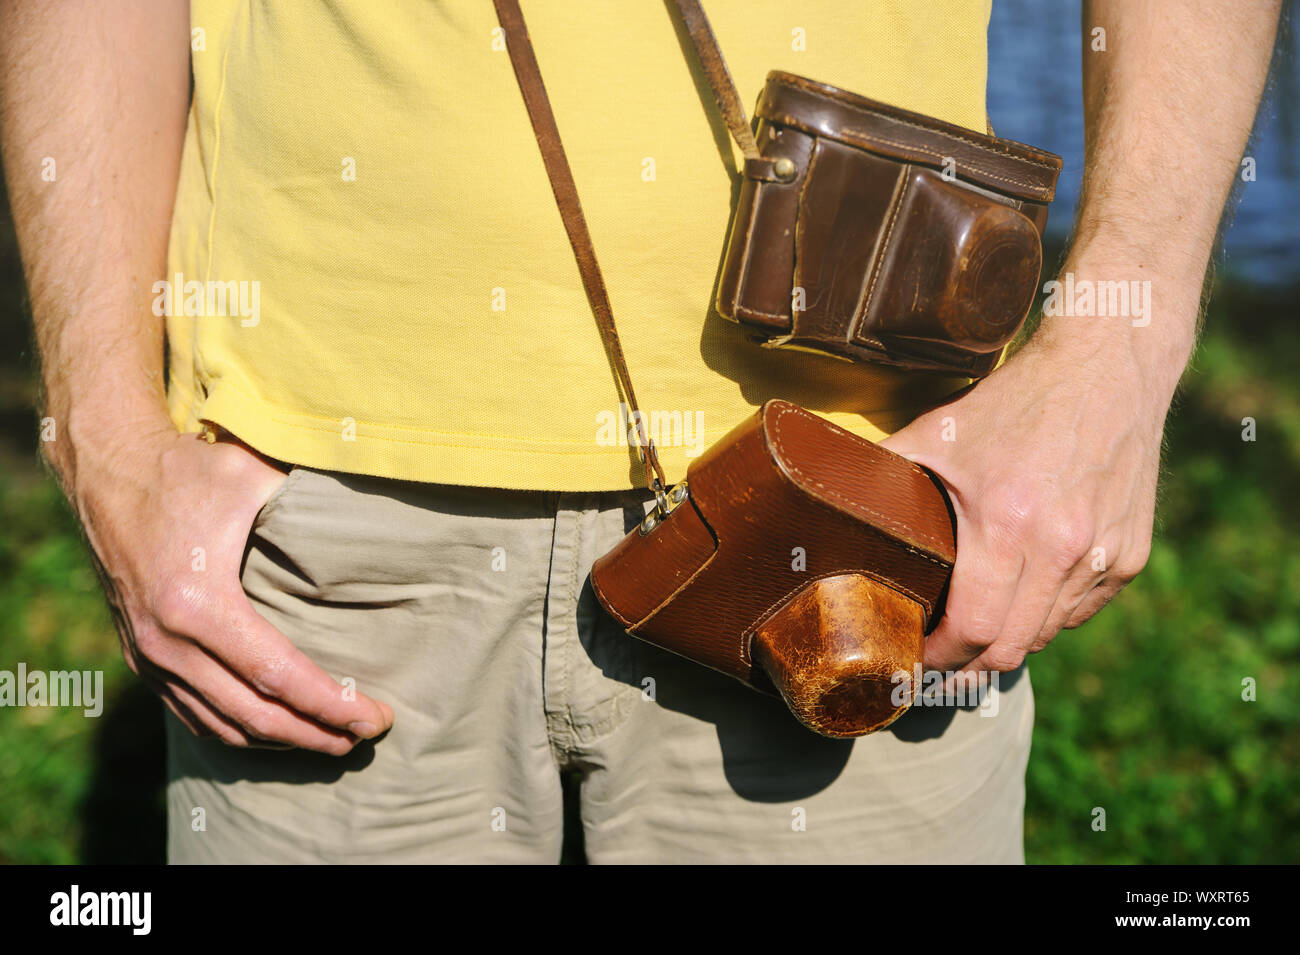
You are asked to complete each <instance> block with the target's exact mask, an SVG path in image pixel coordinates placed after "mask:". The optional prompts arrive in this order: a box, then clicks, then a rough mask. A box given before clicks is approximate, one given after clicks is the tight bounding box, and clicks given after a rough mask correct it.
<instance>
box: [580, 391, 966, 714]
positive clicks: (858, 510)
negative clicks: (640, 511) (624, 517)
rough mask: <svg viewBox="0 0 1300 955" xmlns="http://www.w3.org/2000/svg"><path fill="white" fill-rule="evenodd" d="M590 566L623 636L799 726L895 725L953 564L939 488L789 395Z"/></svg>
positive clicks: (732, 437)
mask: <svg viewBox="0 0 1300 955" xmlns="http://www.w3.org/2000/svg"><path fill="white" fill-rule="evenodd" d="M669 499H670V502H672V506H671V509H670V510H669V511H668V513H667V515H666V516H663V517H658V516H657V514H652V515H651V516H649V517H648V518H647V520H646V522H645V523H643V524H642V525H641V526H640V527H638V528H637V529H635V530H633V531H632V532H631V533H629V534H628V535H627V537H625V538H624V539H623V541H622V542H621V543H620V544H619V545H618V546H616V547H615V548H614V549H613V550H612V551H611V552H610V553H608V554H606V555H604V556H603V557H601V558H600V559H599V560H598V561H596V563H595V566H594V567H593V568H592V571H591V580H592V585H593V587H594V589H595V592H596V596H597V597H598V599H599V600H600V602H601V604H602V605H603V606H604V607H605V609H606V610H608V611H609V612H610V614H612V615H613V616H614V618H615V619H617V620H618V621H619V622H620V623H622V624H623V626H624V627H626V628H627V631H628V633H630V634H632V635H633V636H635V637H639V638H640V639H642V640H645V641H648V642H649V643H653V644H655V645H657V646H660V647H663V648H664V649H667V650H671V651H673V652H675V653H678V654H680V655H682V656H684V657H687V658H688V659H691V660H694V661H696V662H698V663H703V664H705V665H707V666H710V667H712V668H713V669H715V670H718V671H720V672H722V673H726V674H728V675H729V676H733V677H735V678H736V679H738V680H741V681H742V682H744V683H746V684H748V685H749V686H751V687H753V688H755V689H758V690H763V691H766V692H769V693H770V692H776V693H779V694H780V695H781V696H782V697H783V698H784V699H785V701H786V702H787V704H789V706H790V708H791V710H792V711H793V712H794V714H795V715H796V716H797V717H798V718H799V720H800V721H801V722H802V723H803V724H804V725H805V726H807V727H808V728H810V729H812V730H814V731H816V732H818V733H821V734H823V735H826V736H836V737H838V736H860V735H862V734H864V733H869V732H871V731H873V730H876V729H879V728H881V727H882V726H886V725H888V724H889V723H890V722H891V721H892V720H893V719H895V718H896V717H897V716H898V715H900V714H901V713H902V712H903V711H904V710H906V709H907V706H908V705H909V704H910V699H909V700H905V701H903V702H899V699H898V693H897V692H896V690H897V687H898V685H899V684H898V683H897V681H895V680H894V679H893V676H894V674H895V673H897V672H899V671H903V672H905V673H907V675H908V676H909V677H910V676H911V675H912V672H913V667H914V666H915V665H916V664H918V663H919V662H920V660H921V651H922V648H923V645H924V635H925V633H926V632H927V630H928V629H929V628H930V626H931V624H932V622H934V621H936V620H937V619H938V616H939V615H940V613H941V610H942V601H943V596H944V593H945V590H946V587H947V583H948V578H949V576H950V574H951V571H952V565H953V561H954V560H955V559H956V541H955V536H954V535H955V532H954V528H953V522H952V517H951V511H950V508H949V505H948V501H947V496H946V494H945V492H944V490H943V486H942V483H941V482H940V481H939V480H938V479H937V478H936V477H935V476H934V475H932V474H931V473H930V472H928V471H927V470H925V469H924V468H921V467H919V466H917V465H916V464H913V463H912V462H911V461H908V460H907V459H906V458H903V457H901V456H900V455H897V454H894V453H893V452H891V451H887V450H885V449H884V448H881V447H879V446H878V445H875V444H873V443H872V442H870V441H867V440H865V439H863V438H859V437H857V436H856V435H854V434H851V433H850V432H848V431H845V430H844V429H843V428H840V427H837V426H836V425H834V424H831V423H830V422H829V421H826V420H825V419H824V418H821V417H819V416H817V415H815V414H812V413H810V412H808V411H805V410H804V409H802V408H800V407H799V406H797V405H794V404H791V403H790V402H786V401H777V400H773V401H769V402H767V403H766V404H764V405H763V407H762V408H761V409H759V411H758V412H757V413H756V414H754V415H753V416H751V417H750V418H749V419H748V420H747V421H745V422H744V423H743V424H741V425H740V426H738V427H737V428H735V429H734V430H733V431H732V432H731V433H730V434H729V435H727V437H725V438H723V439H722V440H721V441H718V442H717V443H715V444H714V445H713V446H712V447H710V448H709V449H708V450H707V451H706V452H705V453H704V454H703V455H702V456H701V457H699V458H698V459H696V460H695V461H694V462H693V463H692V465H691V467H690V468H689V470H688V472H687V476H686V481H685V487H684V489H683V487H682V485H678V487H677V488H675V489H674V493H671V494H670V495H669Z"/></svg>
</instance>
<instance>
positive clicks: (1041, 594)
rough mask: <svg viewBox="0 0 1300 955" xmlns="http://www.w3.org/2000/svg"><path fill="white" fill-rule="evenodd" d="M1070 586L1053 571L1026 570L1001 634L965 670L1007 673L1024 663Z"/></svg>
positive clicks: (1066, 579)
mask: <svg viewBox="0 0 1300 955" xmlns="http://www.w3.org/2000/svg"><path fill="white" fill-rule="evenodd" d="M1067 583H1068V578H1065V577H1062V576H1061V575H1060V574H1059V573H1055V572H1053V571H1051V570H1050V569H1047V570H1042V571H1034V570H1027V571H1026V573H1025V574H1023V575H1022V576H1021V578H1020V580H1019V582H1018V584H1017V586H1016V593H1015V596H1014V597H1013V598H1012V601H1011V607H1010V609H1009V610H1008V611H1007V616H1006V620H1005V622H1004V623H1003V626H1002V632H1001V634H999V636H998V638H997V639H996V640H995V641H994V642H993V644H992V646H990V647H988V648H987V649H985V650H984V651H983V652H982V653H980V655H979V656H977V657H976V658H975V659H974V660H972V661H971V662H970V663H968V664H967V665H966V666H965V667H964V668H963V669H965V670H967V671H970V672H979V671H982V670H997V671H999V672H1002V673H1008V672H1010V671H1012V670H1014V669H1016V668H1017V667H1019V666H1020V664H1022V663H1024V662H1025V657H1026V656H1027V655H1028V654H1029V653H1030V651H1031V648H1032V647H1033V645H1034V641H1035V640H1036V639H1037V637H1038V634H1039V633H1040V631H1041V630H1042V629H1043V626H1044V624H1045V623H1046V622H1047V619H1048V617H1049V616H1050V615H1051V614H1052V612H1053V610H1054V609H1055V607H1056V602H1057V598H1058V597H1059V596H1060V594H1061V591H1062V590H1064V589H1065V586H1066V584H1067Z"/></svg>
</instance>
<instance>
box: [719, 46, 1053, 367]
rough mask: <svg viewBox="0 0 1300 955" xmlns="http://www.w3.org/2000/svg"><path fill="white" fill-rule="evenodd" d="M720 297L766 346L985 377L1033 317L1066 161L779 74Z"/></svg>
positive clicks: (761, 105)
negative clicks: (767, 166) (766, 170)
mask: <svg viewBox="0 0 1300 955" xmlns="http://www.w3.org/2000/svg"><path fill="white" fill-rule="evenodd" d="M756 115H757V117H758V119H759V124H758V129H757V143H758V148H759V150H760V151H761V153H762V155H763V156H764V157H765V158H767V159H775V160H788V162H786V163H782V164H779V165H778V166H774V167H772V168H774V169H776V170H777V171H779V172H784V173H785V174H786V178H785V180H784V181H782V179H780V178H774V177H773V176H772V175H770V174H769V175H767V176H765V177H762V176H756V175H746V177H745V179H744V182H743V185H742V187H741V193H740V200H739V203H738V205H737V208H736V212H735V214H734V216H733V218H732V223H731V232H730V238H729V240H728V245H727V252H726V256H725V259H724V262H723V266H722V274H721V277H720V279H719V283H718V294H717V303H716V304H717V308H718V311H719V313H720V314H722V315H723V316H724V317H726V318H729V319H732V320H733V321H736V322H739V323H740V324H741V325H743V326H745V327H746V328H747V329H748V330H749V331H750V332H751V333H752V335H753V337H754V338H756V339H757V340H759V341H761V342H762V343H764V344H767V345H774V346H788V347H797V348H805V349H812V350H815V351H821V352H827V353H830V354H834V355H837V356H839V357H842V358H848V359H852V360H859V361H872V362H878V363H884V364H890V365H897V366H901V367H905V368H910V369H914V370H919V371H933V372H943V373H948V374H960V375H969V376H971V377H976V378H978V377H982V376H984V375H987V374H988V373H989V372H990V371H992V370H993V368H994V366H995V365H996V364H997V361H998V357H999V355H1000V353H1001V349H1002V348H1003V346H1005V345H1006V344H1007V343H1008V342H1010V341H1011V339H1012V338H1013V337H1015V334H1016V332H1018V331H1019V330H1020V327H1021V326H1022V325H1023V324H1024V320H1025V318H1026V316H1027V315H1028V313H1029V308H1030V305H1031V304H1032V302H1033V298H1034V293H1035V289H1036V288H1037V284H1038V278H1039V271H1040V267H1041V264H1042V242H1041V240H1042V232H1043V229H1044V228H1045V226H1046V225H1047V207H1048V204H1049V203H1050V202H1051V200H1052V197H1053V195H1054V193H1055V188H1056V179H1057V176H1058V174H1059V173H1060V170H1061V159H1060V157H1059V156H1055V155H1053V154H1051V153H1047V152H1043V151H1042V150H1039V149H1034V148H1033V147H1030V146H1025V145H1023V144H1021V143H1016V142H1012V141H1010V140H1006V139H998V138H996V137H993V136H985V135H982V134H979V133H976V132H973V131H971V130H968V129H964V128H962V127H959V126H953V125H951V124H948V123H944V122H941V121H940V120H937V119H934V118H932V117H929V116H924V115H921V114H919V113H912V112H908V111H907V110H902V109H898V108H896V107H893V106H888V105H886V104H884V103H879V102H876V101H874V100H870V99H867V98H866V97H863V96H858V95H857V94H855V93H850V92H848V91H846V90H841V89H838V88H837V87H834V86H828V85H827V84H825V83H818V82H815V81H813V80H809V79H805V78H804V77H801V76H795V75H793V74H791V73H784V72H781V71H773V72H771V73H769V74H768V78H767V84H766V86H765V87H764V90H763V93H762V96H761V97H760V98H759V101H758V106H757V109H756Z"/></svg>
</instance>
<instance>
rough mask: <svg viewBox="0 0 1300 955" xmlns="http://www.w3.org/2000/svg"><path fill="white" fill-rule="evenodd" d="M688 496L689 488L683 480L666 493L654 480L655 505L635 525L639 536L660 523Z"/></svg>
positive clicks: (644, 534) (643, 535)
mask: <svg viewBox="0 0 1300 955" xmlns="http://www.w3.org/2000/svg"><path fill="white" fill-rule="evenodd" d="M688 497H690V489H689V488H688V487H687V486H686V482H685V481H682V482H681V483H680V484H677V485H674V486H673V488H672V490H670V491H668V492H667V493H665V492H664V490H663V488H661V487H659V486H658V482H656V486H655V506H654V508H653V509H652V510H651V511H650V513H649V514H647V515H646V516H645V520H643V521H642V522H641V523H640V524H638V525H637V530H638V531H639V532H640V534H641V536H642V537H645V536H646V535H647V534H649V533H650V532H651V531H653V530H654V529H655V528H656V527H658V526H659V525H660V524H662V523H663V521H664V519H665V518H666V517H667V516H668V515H669V514H671V513H672V512H673V510H674V509H675V508H676V507H677V505H679V504H681V503H682V502H683V501H685V500H686V499H687V498H688Z"/></svg>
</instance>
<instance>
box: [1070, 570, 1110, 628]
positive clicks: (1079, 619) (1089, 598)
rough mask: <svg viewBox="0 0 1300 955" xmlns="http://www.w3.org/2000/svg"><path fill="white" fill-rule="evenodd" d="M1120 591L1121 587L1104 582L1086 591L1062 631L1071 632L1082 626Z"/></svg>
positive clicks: (1107, 581)
mask: <svg viewBox="0 0 1300 955" xmlns="http://www.w3.org/2000/svg"><path fill="white" fill-rule="evenodd" d="M1122 589H1123V586H1122V585H1120V584H1117V583H1113V582H1111V581H1109V580H1106V581H1103V582H1102V583H1101V584H1099V585H1097V586H1096V587H1094V588H1093V589H1092V590H1090V591H1088V593H1086V594H1084V595H1083V597H1082V598H1080V600H1079V602H1078V604H1076V605H1075V607H1074V609H1073V610H1072V611H1071V612H1070V616H1069V617H1068V618H1067V619H1066V621H1065V624H1064V626H1063V629H1065V630H1073V629H1074V628H1075V627H1081V626H1083V625H1084V624H1085V623H1087V622H1088V620H1089V619H1091V618H1092V616H1093V615H1094V614H1095V613H1096V612H1097V611H1098V610H1100V609H1101V608H1102V607H1104V606H1106V604H1108V603H1110V602H1111V601H1112V600H1114V599H1115V595H1116V594H1117V593H1119V592H1120V590H1122Z"/></svg>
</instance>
